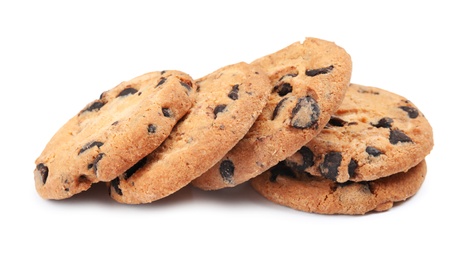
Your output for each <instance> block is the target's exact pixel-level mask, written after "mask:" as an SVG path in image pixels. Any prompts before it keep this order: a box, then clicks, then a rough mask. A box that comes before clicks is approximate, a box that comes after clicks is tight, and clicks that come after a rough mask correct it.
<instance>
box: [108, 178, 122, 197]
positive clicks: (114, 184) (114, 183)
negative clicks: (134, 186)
mask: <svg viewBox="0 0 458 260" xmlns="http://www.w3.org/2000/svg"><path fill="white" fill-rule="evenodd" d="M110 185H111V187H113V189H114V190H115V192H116V193H118V195H119V196H122V190H121V188H119V177H116V178H114V179H113V180H111V182H110Z"/></svg>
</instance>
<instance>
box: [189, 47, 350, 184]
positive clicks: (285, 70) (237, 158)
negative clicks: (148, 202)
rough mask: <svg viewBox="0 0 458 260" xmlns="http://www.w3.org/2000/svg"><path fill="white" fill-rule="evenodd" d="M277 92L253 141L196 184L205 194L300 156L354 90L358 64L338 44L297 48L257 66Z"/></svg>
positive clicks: (258, 122)
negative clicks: (354, 69)
mask: <svg viewBox="0 0 458 260" xmlns="http://www.w3.org/2000/svg"><path fill="white" fill-rule="evenodd" d="M252 64H254V65H257V66H260V67H262V69H263V70H264V71H266V72H267V74H268V75H269V78H270V82H271V84H272V86H273V91H272V93H271V95H270V97H269V101H268V103H267V105H266V107H265V108H264V110H263V111H262V113H261V115H260V116H259V118H258V119H257V120H256V122H255V123H254V125H253V127H251V129H250V131H249V132H248V133H247V135H246V136H245V137H244V138H243V139H242V140H241V141H240V142H239V143H238V144H237V145H236V146H235V147H234V148H233V149H232V150H231V151H230V152H229V153H227V154H226V155H225V156H224V157H223V158H222V159H221V160H220V161H219V162H218V163H217V164H215V165H214V166H213V167H212V168H211V169H210V170H208V171H207V172H205V173H204V174H202V176H200V177H199V178H197V179H195V180H194V181H193V182H192V184H193V185H194V186H196V187H198V188H200V189H203V190H216V189H221V188H224V187H232V186H236V185H238V184H240V183H243V182H245V181H247V180H249V179H251V178H253V177H255V176H257V175H258V174H261V173H262V172H264V171H266V170H267V169H269V168H270V167H271V166H273V165H275V164H277V163H278V162H279V161H281V160H284V159H285V158H286V157H288V156H290V155H292V154H293V153H294V152H296V151H297V150H299V148H301V147H302V146H303V145H304V144H306V143H307V142H308V141H310V140H311V139H312V138H313V137H314V136H315V135H317V134H318V132H319V131H320V130H321V129H323V127H324V126H325V125H326V123H327V122H328V121H329V119H330V117H331V114H332V113H334V111H335V110H336V109H337V107H338V106H339V105H340V103H341V102H342V99H343V97H344V94H345V91H346V89H347V88H348V85H349V84H350V76H351V70H352V63H351V58H350V56H349V55H348V54H347V53H346V51H345V50H344V49H343V48H341V47H339V46H337V45H336V44H335V43H332V42H328V41H325V40H320V39H316V38H307V39H305V41H304V42H303V43H300V42H296V43H294V44H292V45H290V46H288V47H286V48H284V49H282V50H280V51H278V52H276V53H273V54H270V55H267V56H265V57H262V58H260V59H258V60H255V61H254V62H252Z"/></svg>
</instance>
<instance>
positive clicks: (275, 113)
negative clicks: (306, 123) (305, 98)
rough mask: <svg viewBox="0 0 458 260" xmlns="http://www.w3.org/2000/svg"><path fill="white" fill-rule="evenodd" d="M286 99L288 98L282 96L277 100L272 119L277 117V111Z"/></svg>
mask: <svg viewBox="0 0 458 260" xmlns="http://www.w3.org/2000/svg"><path fill="white" fill-rule="evenodd" d="M287 99H288V98H284V99H282V100H280V102H278V104H277V106H275V109H274V112H273V113H272V120H275V118H276V117H277V114H278V111H279V110H280V109H281V107H282V106H283V103H284V102H285V100H287Z"/></svg>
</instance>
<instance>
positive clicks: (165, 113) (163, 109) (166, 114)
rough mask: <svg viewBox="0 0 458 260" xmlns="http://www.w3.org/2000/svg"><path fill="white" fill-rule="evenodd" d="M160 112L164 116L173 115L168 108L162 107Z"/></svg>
mask: <svg viewBox="0 0 458 260" xmlns="http://www.w3.org/2000/svg"><path fill="white" fill-rule="evenodd" d="M162 114H163V115H164V116H165V117H173V112H172V110H171V109H170V108H164V107H163V108H162Z"/></svg>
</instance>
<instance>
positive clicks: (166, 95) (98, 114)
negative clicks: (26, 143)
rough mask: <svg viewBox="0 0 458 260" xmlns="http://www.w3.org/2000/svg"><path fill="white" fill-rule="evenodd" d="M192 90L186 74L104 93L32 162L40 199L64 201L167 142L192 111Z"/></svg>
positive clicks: (156, 76)
mask: <svg viewBox="0 0 458 260" xmlns="http://www.w3.org/2000/svg"><path fill="white" fill-rule="evenodd" d="M195 88H196V87H195V83H194V81H193V79H192V78H191V77H190V76H189V75H187V74H185V73H183V72H180V71H162V72H151V73H147V74H144V75H142V76H139V77H136V78H134V79H131V80H129V81H126V82H122V83H121V84H119V85H118V86H116V87H114V88H112V89H110V90H108V91H106V92H104V93H102V95H101V96H100V98H99V99H97V100H95V101H93V102H91V103H89V104H88V105H87V106H86V107H85V108H84V109H83V110H81V111H80V112H79V113H78V114H77V115H75V116H74V117H73V118H71V119H70V120H69V121H68V122H67V123H66V124H64V125H63V126H62V127H61V128H60V129H59V130H58V131H57V132H56V133H55V135H54V136H53V137H52V138H51V140H50V141H49V143H48V144H47V145H46V147H45V148H44V150H43V152H42V153H41V155H40V156H39V157H38V158H37V159H36V168H35V171H34V175H35V186H36V189H37V192H38V193H39V195H40V196H41V197H43V198H45V199H65V198H68V197H71V196H73V195H74V194H77V193H79V192H82V191H85V190H87V189H89V187H90V186H91V185H92V183H96V182H99V181H111V180H112V179H114V178H116V177H117V176H119V175H120V174H122V173H123V172H125V171H126V170H127V169H129V168H130V167H132V165H134V164H135V163H136V162H138V161H139V160H140V159H142V158H143V157H145V156H146V155H147V154H149V153H151V152H152V151H153V150H154V149H155V148H157V147H158V146H159V145H160V144H161V143H162V142H163V140H165V138H166V137H167V136H168V135H169V134H170V132H171V131H172V128H173V126H174V125H175V124H176V123H177V121H178V120H179V119H180V118H181V117H182V116H184V115H185V114H186V113H187V112H188V110H189V109H190V108H191V105H192V103H193V100H194V95H195Z"/></svg>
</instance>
